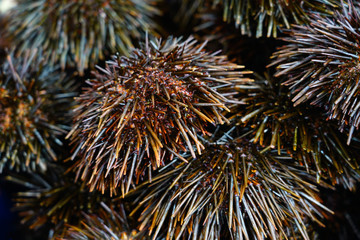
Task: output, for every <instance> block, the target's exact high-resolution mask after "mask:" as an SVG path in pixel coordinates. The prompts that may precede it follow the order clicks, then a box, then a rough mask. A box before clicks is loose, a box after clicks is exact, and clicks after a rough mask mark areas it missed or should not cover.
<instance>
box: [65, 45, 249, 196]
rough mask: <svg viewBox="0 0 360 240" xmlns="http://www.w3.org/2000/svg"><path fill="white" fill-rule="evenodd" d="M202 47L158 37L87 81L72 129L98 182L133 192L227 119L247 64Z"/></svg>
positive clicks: (78, 151)
mask: <svg viewBox="0 0 360 240" xmlns="http://www.w3.org/2000/svg"><path fill="white" fill-rule="evenodd" d="M203 47H204V44H202V45H200V44H197V43H196V41H194V40H193V39H191V38H189V39H187V40H186V41H181V40H180V39H172V38H169V39H167V40H166V41H160V40H156V41H153V42H151V43H149V44H146V45H145V46H144V48H143V49H137V50H134V51H133V53H132V54H131V56H130V57H117V58H115V59H114V60H113V61H108V62H107V67H106V68H105V69H100V71H99V72H98V73H96V74H95V77H96V78H95V79H92V80H89V81H88V83H89V84H90V87H89V88H87V89H85V91H84V93H83V94H82V95H81V96H80V97H79V98H78V99H77V102H78V107H77V108H76V109H75V114H76V117H75V120H74V122H75V124H74V127H73V129H72V131H71V132H70V134H69V137H71V139H72V142H73V143H74V144H75V147H74V155H73V158H75V157H76V155H78V156H79V157H80V158H81V160H79V161H77V163H76V167H77V169H78V174H79V176H80V174H82V175H81V178H82V179H83V180H86V181H87V182H88V183H89V185H90V186H91V188H92V189H94V188H97V189H99V190H102V191H105V189H110V190H111V192H115V191H116V190H115V189H116V187H117V186H121V190H122V192H123V193H124V192H127V191H128V190H129V188H130V186H131V184H132V183H134V181H132V178H133V177H134V176H135V179H137V180H136V181H138V179H139V177H141V176H142V175H143V174H144V171H145V169H147V168H148V169H149V171H151V169H156V168H158V167H160V166H162V165H164V164H165V162H168V161H170V160H171V159H172V158H173V157H174V156H180V155H179V153H180V152H186V151H189V152H190V153H191V154H192V155H193V156H195V152H196V151H198V153H199V154H200V153H201V152H202V150H203V149H204V146H203V145H202V142H201V141H200V139H199V138H198V134H200V135H206V134H208V133H207V131H206V125H207V124H217V123H224V122H226V121H228V120H227V119H226V117H225V116H224V114H223V112H226V111H228V108H227V105H228V104H234V103H237V102H236V101H235V100H234V98H233V95H234V94H236V91H234V90H233V89H234V85H235V84H236V83H237V82H243V81H248V79H247V78H245V77H244V76H243V74H244V73H246V71H245V72H241V71H239V70H238V68H241V66H238V65H236V64H232V63H230V62H229V61H227V60H226V57H224V56H217V55H215V54H210V53H207V52H206V51H204V50H203ZM180 158H181V156H180ZM182 159H183V158H182ZM183 160H184V161H186V160H185V159H183Z"/></svg>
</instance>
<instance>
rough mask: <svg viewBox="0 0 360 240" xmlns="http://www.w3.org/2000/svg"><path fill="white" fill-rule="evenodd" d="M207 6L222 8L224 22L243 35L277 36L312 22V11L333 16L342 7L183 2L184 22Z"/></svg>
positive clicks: (316, 0) (335, 0)
mask: <svg viewBox="0 0 360 240" xmlns="http://www.w3.org/2000/svg"><path fill="white" fill-rule="evenodd" d="M206 5H212V7H219V6H220V7H221V8H222V9H223V14H222V15H223V21H225V22H228V23H233V24H235V26H236V27H237V28H240V30H241V33H242V34H243V35H248V36H252V35H255V36H256V37H262V36H263V35H266V36H267V37H271V36H272V37H276V36H277V32H278V28H290V25H291V24H294V23H296V24H303V23H307V22H308V21H309V16H308V14H309V12H319V13H321V14H324V15H331V14H332V13H333V12H332V11H331V9H330V8H331V7H333V8H335V7H339V6H340V5H341V4H340V1H339V0H291V1H289V0H231V1H230V0H195V1H194V0H182V8H180V11H179V12H180V16H184V17H182V18H180V21H181V19H185V20H186V19H189V18H190V17H189V15H192V14H194V12H195V11H196V10H197V9H199V8H202V7H204V6H206Z"/></svg>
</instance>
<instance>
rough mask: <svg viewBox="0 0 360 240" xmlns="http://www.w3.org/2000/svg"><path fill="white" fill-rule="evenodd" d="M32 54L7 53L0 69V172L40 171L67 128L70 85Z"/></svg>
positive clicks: (63, 77)
mask: <svg viewBox="0 0 360 240" xmlns="http://www.w3.org/2000/svg"><path fill="white" fill-rule="evenodd" d="M35 54H36V52H35V51H34V52H31V53H30V52H28V54H27V55H26V56H22V57H20V58H19V59H15V58H13V56H12V55H8V56H7V62H6V63H4V64H3V65H2V66H1V69H0V172H1V171H2V170H3V168H4V167H6V168H10V169H15V170H17V171H19V170H22V171H25V170H35V169H42V170H44V169H45V168H46V162H47V160H51V159H52V160H56V158H57V157H56V154H55V153H54V150H53V148H54V147H55V146H58V145H62V143H61V140H60V137H61V136H64V135H65V134H66V132H67V131H68V130H69V126H66V125H65V124H69V121H68V120H67V119H68V118H69V115H68V113H67V111H68V110H69V109H70V106H71V100H72V97H73V96H74V93H73V90H74V89H73V86H74V84H73V83H72V81H70V80H69V79H68V78H67V77H65V75H64V74H62V73H60V72H59V71H58V70H59V68H56V67H49V66H44V62H43V61H41V60H38V59H37V58H35V57H34V55H35Z"/></svg>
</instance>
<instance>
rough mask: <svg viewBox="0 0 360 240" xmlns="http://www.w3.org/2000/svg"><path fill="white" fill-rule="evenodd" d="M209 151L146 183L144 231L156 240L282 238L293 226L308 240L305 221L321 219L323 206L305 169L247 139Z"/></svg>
mask: <svg viewBox="0 0 360 240" xmlns="http://www.w3.org/2000/svg"><path fill="white" fill-rule="evenodd" d="M207 150H208V151H207V152H206V153H204V154H203V155H202V156H198V159H190V160H189V163H188V164H185V163H180V164H178V165H176V166H175V167H174V168H173V169H171V170H170V171H169V172H166V173H161V174H159V175H157V178H156V180H155V181H153V182H152V183H149V184H148V185H145V188H146V189H143V190H142V192H141V195H140V196H139V197H138V201H139V204H140V205H141V206H146V207H145V209H144V210H143V212H142V213H141V217H140V218H139V220H140V230H141V231H143V232H144V233H145V234H148V235H149V236H150V237H151V238H152V239H156V238H157V237H159V238H168V239H189V238H194V239H195V238H196V239H228V238H229V239H230V238H233V239H267V238H269V239H282V238H286V234H287V233H286V232H287V230H286V229H288V228H289V229H292V230H291V231H293V230H294V229H297V231H299V235H301V238H304V239H308V236H307V233H306V232H305V231H304V229H305V224H306V221H305V218H306V216H308V217H310V218H312V219H313V220H316V215H315V214H312V213H311V212H312V211H314V210H315V211H318V210H319V209H320V208H321V204H320V203H315V204H314V202H311V201H309V200H308V199H313V200H315V199H318V198H317V196H316V193H315V191H314V192H313V190H315V188H314V185H311V183H310V182H307V181H306V180H305V179H304V178H303V177H302V176H305V175H306V174H307V172H306V171H304V170H301V168H299V167H296V165H292V166H293V167H292V168H291V170H290V168H288V164H289V162H290V161H291V159H290V158H288V159H287V166H285V165H283V164H282V163H281V162H280V161H278V160H276V159H275V158H274V157H273V156H271V155H272V154H262V153H260V152H258V151H257V150H256V148H254V146H252V144H251V143H249V142H247V141H243V140H240V141H238V140H236V141H235V142H233V143H230V142H227V143H226V142H222V143H214V145H212V146H207ZM303 184H306V186H307V187H306V188H305V187H304V186H303ZM308 184H309V185H308ZM309 186H312V187H310V188H313V189H312V190H310V189H308V187H309ZM140 190H141V188H140V189H139V191H140ZM293 197H294V198H293ZM316 201H317V200H315V202H316ZM316 204H318V205H319V206H320V208H319V209H318V207H317V206H316ZM318 213H319V212H318ZM269 219H271V220H269Z"/></svg>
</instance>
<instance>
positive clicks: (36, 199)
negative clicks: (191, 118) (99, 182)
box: [7, 165, 122, 239]
mask: <svg viewBox="0 0 360 240" xmlns="http://www.w3.org/2000/svg"><path fill="white" fill-rule="evenodd" d="M7 178H8V180H10V181H13V182H16V183H19V184H21V185H23V186H25V187H27V188H28V189H27V190H26V191H23V192H19V193H18V194H17V197H16V198H15V199H14V202H15V207H14V210H16V211H17V212H19V216H21V218H22V220H21V223H22V224H26V225H27V226H28V227H29V228H30V229H33V230H37V231H39V230H42V231H44V232H45V231H48V238H49V239H55V238H62V237H64V236H65V235H66V230H67V224H69V225H72V226H74V227H80V224H81V221H82V220H83V219H84V216H83V214H100V213H99V210H100V207H101V205H102V204H104V203H105V204H108V205H109V206H111V200H110V198H108V197H106V196H101V195H99V194H95V193H89V191H88V189H87V188H86V186H84V184H82V185H81V184H76V183H74V176H73V175H71V174H65V172H64V169H63V168H62V167H61V166H59V165H50V166H49V169H48V170H47V171H46V172H45V173H44V174H38V173H32V174H30V175H29V176H15V175H11V176H8V177H7ZM118 205H119V206H120V204H119V203H118ZM111 207H112V206H111ZM113 207H115V206H113ZM120 207H121V206H120ZM116 209H117V211H119V209H118V206H116ZM120 209H121V208H120ZM100 212H101V211H100ZM121 226H122V225H120V226H119V227H121Z"/></svg>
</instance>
